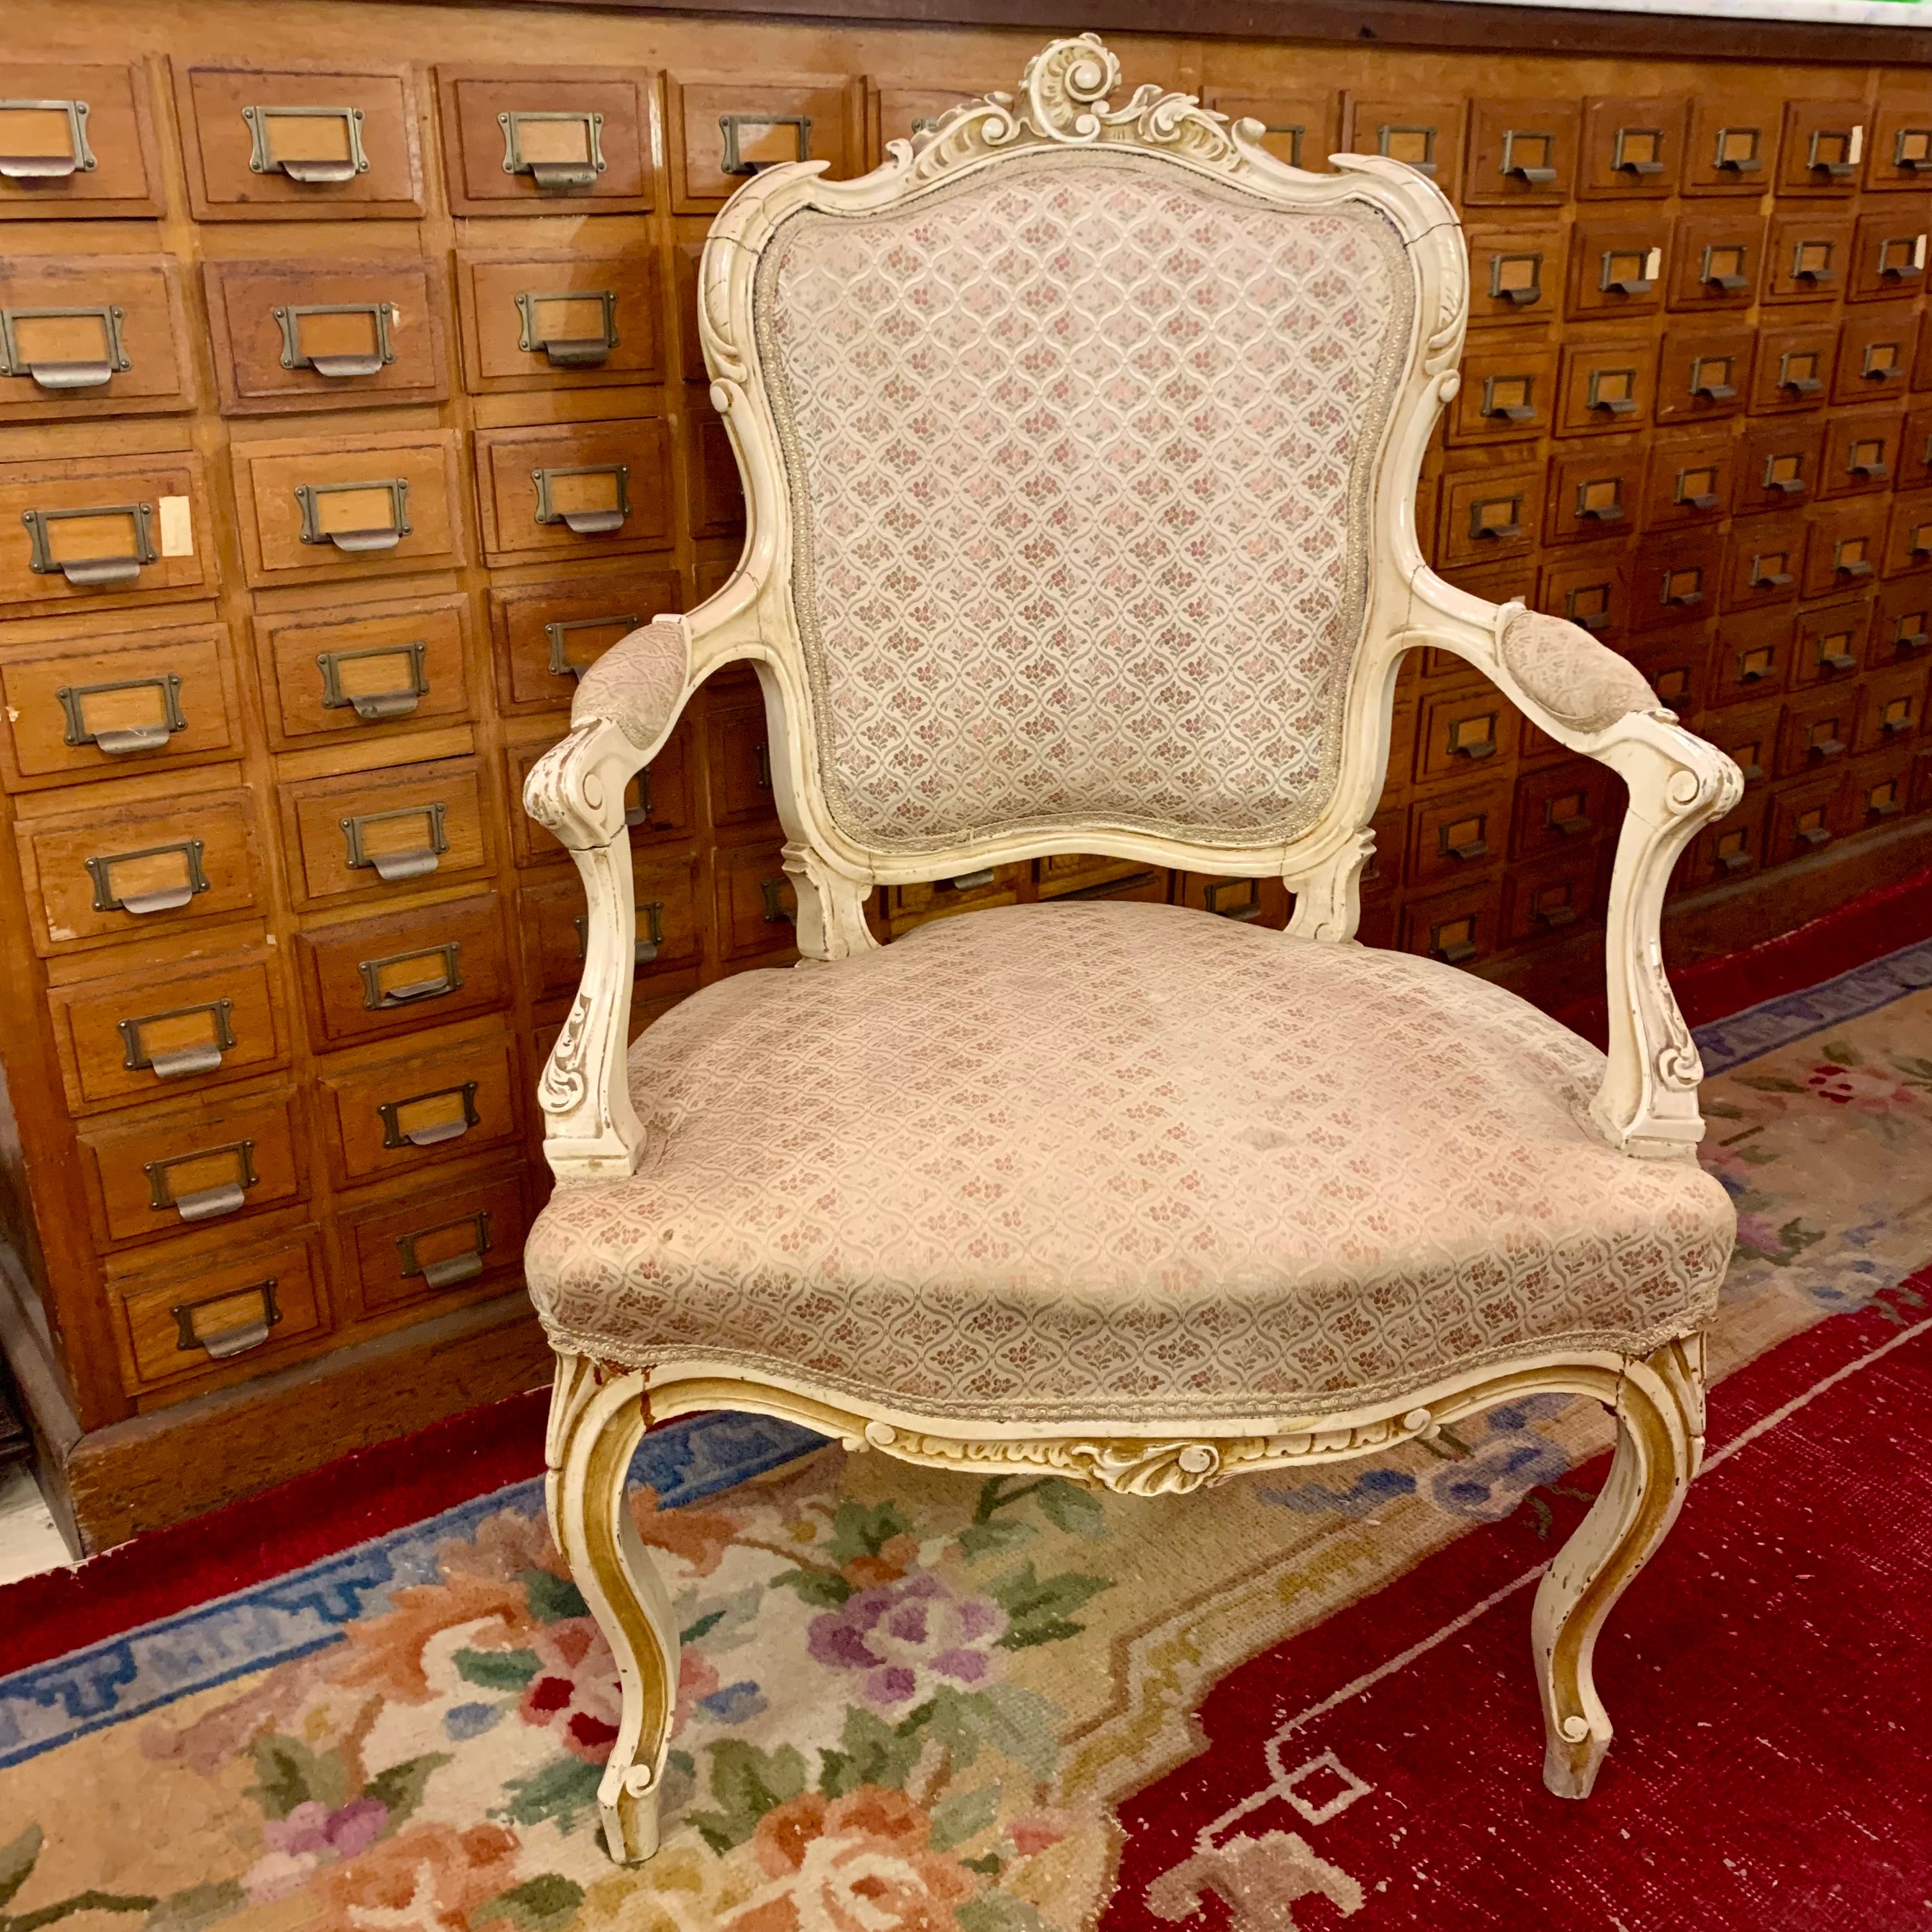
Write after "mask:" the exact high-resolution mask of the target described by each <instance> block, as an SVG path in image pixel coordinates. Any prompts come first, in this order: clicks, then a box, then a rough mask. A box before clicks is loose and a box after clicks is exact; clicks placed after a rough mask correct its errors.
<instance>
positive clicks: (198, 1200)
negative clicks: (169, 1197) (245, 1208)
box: [174, 1181, 248, 1221]
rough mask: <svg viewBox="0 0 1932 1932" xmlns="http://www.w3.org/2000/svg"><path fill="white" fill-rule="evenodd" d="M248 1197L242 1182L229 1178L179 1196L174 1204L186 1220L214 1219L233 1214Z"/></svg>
mask: <svg viewBox="0 0 1932 1932" xmlns="http://www.w3.org/2000/svg"><path fill="white" fill-rule="evenodd" d="M247 1199H248V1197H247V1196H246V1195H245V1194H244V1193H242V1184H241V1182H239V1181H224V1182H223V1183H222V1184H221V1185H220V1187H203V1188H200V1189H199V1190H196V1192H195V1193H192V1194H183V1195H181V1196H178V1197H177V1198H176V1199H175V1204H174V1205H175V1211H176V1213H178V1214H179V1215H180V1216H181V1219H182V1220H184V1221H212V1220H214V1219H215V1218H216V1217H217V1216H218V1215H222V1214H233V1213H234V1212H235V1211H236V1208H239V1207H241V1206H242V1205H243V1204H244V1202H245V1201H246V1200H247Z"/></svg>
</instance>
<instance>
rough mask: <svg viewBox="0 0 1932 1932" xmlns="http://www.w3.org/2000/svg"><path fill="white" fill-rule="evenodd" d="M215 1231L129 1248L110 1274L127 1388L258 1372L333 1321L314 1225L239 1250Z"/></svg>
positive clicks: (143, 1389) (134, 1391)
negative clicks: (122, 1267)
mask: <svg viewBox="0 0 1932 1932" xmlns="http://www.w3.org/2000/svg"><path fill="white" fill-rule="evenodd" d="M126 1267H127V1271H126V1272H125V1273H119V1272H118V1271H117V1272H115V1273H113V1274H110V1280H109V1285H108V1293H109V1295H110V1300H111V1301H112V1302H113V1306H114V1307H115V1310H116V1312H117V1313H118V1316H119V1320H118V1323H117V1325H116V1336H115V1340H116V1341H117V1342H118V1345H119V1352H120V1357H121V1381H122V1383H123V1385H124V1387H125V1388H126V1389H127V1393H128V1394H130V1395H140V1394H147V1393H148V1392H150V1391H157V1390H175V1389H178V1391H179V1392H180V1393H181V1394H188V1393H191V1392H192V1389H193V1387H194V1386H196V1385H206V1384H208V1383H211V1382H220V1381H223V1380H227V1381H233V1380H235V1379H237V1373H238V1372H239V1374H240V1375H242V1376H246V1375H254V1374H259V1373H261V1372H262V1370H264V1369H266V1368H268V1367H271V1366H272V1365H273V1364H275V1363H277V1362H278V1361H281V1360H283V1359H284V1358H286V1357H287V1355H290V1353H292V1352H293V1350H294V1347H295V1346H296V1345H299V1344H300V1343H302V1342H304V1341H305V1340H310V1339H312V1338H313V1337H316V1336H317V1335H320V1334H326V1333H327V1331H329V1329H330V1328H332V1327H333V1325H334V1324H333V1322H332V1320H331V1319H330V1316H329V1304H328V1302H327V1301H326V1298H325V1296H324V1293H323V1286H322V1283H323V1268H322V1259H321V1241H320V1235H319V1233H318V1231H317V1229H314V1228H313V1227H306V1226H297V1227H295V1228H293V1229H290V1230H289V1231H288V1232H287V1233H285V1234H283V1235H280V1236H278V1237H277V1238H273V1239H269V1240H265V1241H262V1242H260V1244H256V1245H254V1246H251V1247H250V1248H248V1250H246V1251H245V1252H244V1253H239V1254H236V1253H230V1252H229V1250H228V1248H227V1246H226V1231H225V1230H224V1231H215V1230H211V1231H210V1232H208V1234H207V1235H202V1236H199V1237H196V1236H193V1235H190V1236H187V1237H186V1238H183V1239H181V1240H178V1241H174V1242H171V1243H170V1244H169V1245H168V1247H166V1249H165V1250H143V1251H142V1252H140V1253H138V1254H136V1255H135V1256H130V1257H129V1258H128V1260H127V1264H126ZM222 1372H226V1373H222ZM181 1385H187V1387H182V1386H181Z"/></svg>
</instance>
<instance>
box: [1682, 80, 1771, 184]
mask: <svg viewBox="0 0 1932 1932" xmlns="http://www.w3.org/2000/svg"><path fill="white" fill-rule="evenodd" d="M1722 72H1723V74H1724V80H1723V83H1722V84H1721V85H1719V86H1713V87H1712V89H1709V91H1706V89H1703V88H1702V87H1700V89H1698V90H1697V93H1696V94H1695V95H1694V96H1693V97H1692V98H1691V127H1690V133H1689V135H1688V137H1687V139H1686V140H1685V146H1684V181H1683V192H1684V193H1685V194H1687V195H1716V194H1735V195H1748V196H1751V198H1752V199H1754V200H1755V199H1757V197H1758V196H1760V195H1762V194H1763V193H1764V191H1765V190H1766V188H1768V187H1770V186H1771V184H1772V182H1773V181H1775V180H1776V179H1777V178H1778V122H1779V118H1780V113H1779V102H1780V100H1781V96H1782V92H1783V90H1782V89H1781V86H1778V84H1777V83H1775V82H1774V83H1769V84H1766V85H1763V86H1759V87H1755V88H1754V87H1751V86H1749V85H1748V84H1747V85H1745V86H1740V85H1739V83H1738V80H1737V79H1736V73H1735V70H1731V71H1722ZM1717 78H1718V75H1717V74H1713V80H1717Z"/></svg>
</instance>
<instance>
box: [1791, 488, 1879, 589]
mask: <svg viewBox="0 0 1932 1932" xmlns="http://www.w3.org/2000/svg"><path fill="white" fill-rule="evenodd" d="M1888 507H1889V506H1888V504H1887V502H1886V501H1885V499H1884V498H1883V497H1882V496H1860V497H1854V498H1852V499H1850V500H1849V502H1842V503H1823V504H1820V505H1819V506H1818V508H1816V509H1814V511H1812V512H1811V538H1810V540H1809V541H1808V543H1807V544H1806V545H1805V574H1804V576H1803V577H1802V580H1801V588H1800V589H1799V595H1800V596H1801V597H1830V596H1833V595H1843V593H1844V592H1846V591H1854V590H1861V589H1870V587H1871V586H1872V583H1873V580H1875V579H1876V577H1877V575H1878V567H1879V562H1881V560H1882V559H1883V557H1884V556H1885V512H1886V510H1887V508H1888Z"/></svg>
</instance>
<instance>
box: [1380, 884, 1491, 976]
mask: <svg viewBox="0 0 1932 1932" xmlns="http://www.w3.org/2000/svg"><path fill="white" fill-rule="evenodd" d="M1501 896H1502V895H1501V892H1500V890H1499V884H1498V881H1497V880H1495V879H1494V878H1489V879H1483V880H1474V881H1472V883H1469V884H1468V885H1465V886H1457V887H1456V888H1455V889H1454V890H1453V891H1451V892H1437V893H1435V894H1433V895H1432V896H1430V897H1429V898H1420V899H1412V900H1410V901H1408V902H1407V903H1406V904H1405V905H1404V906H1403V908H1402V916H1401V919H1400V922H1399V924H1398V926H1397V935H1398V938H1397V944H1399V945H1400V947H1401V948H1402V950H1403V951H1404V952H1405V953H1421V955H1423V956H1424V957H1425V958H1427V959H1439V960H1441V961H1442V962H1443V964H1444V965H1447V966H1480V965H1481V964H1482V963H1483V962H1484V960H1486V959H1488V958H1489V957H1490V955H1491V954H1492V953H1494V952H1495V951H1496V946H1497V943H1498V941H1499V937H1500V929H1501V921H1500V920H1499V918H1498V917H1497V914H1498V913H1499V910H1501V908H1500V906H1499V900H1500V898H1501Z"/></svg>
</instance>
